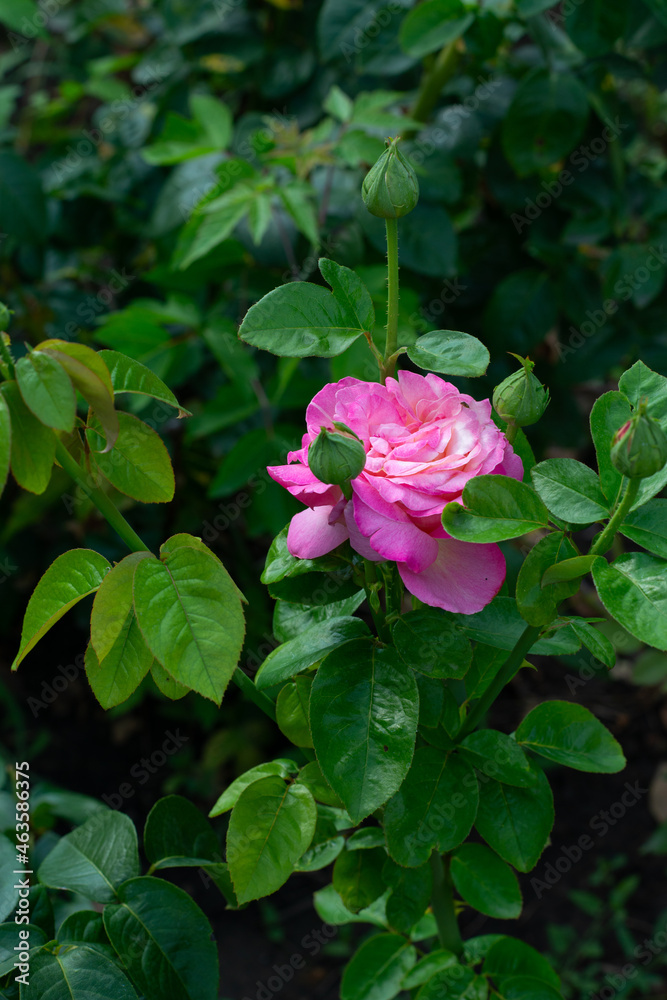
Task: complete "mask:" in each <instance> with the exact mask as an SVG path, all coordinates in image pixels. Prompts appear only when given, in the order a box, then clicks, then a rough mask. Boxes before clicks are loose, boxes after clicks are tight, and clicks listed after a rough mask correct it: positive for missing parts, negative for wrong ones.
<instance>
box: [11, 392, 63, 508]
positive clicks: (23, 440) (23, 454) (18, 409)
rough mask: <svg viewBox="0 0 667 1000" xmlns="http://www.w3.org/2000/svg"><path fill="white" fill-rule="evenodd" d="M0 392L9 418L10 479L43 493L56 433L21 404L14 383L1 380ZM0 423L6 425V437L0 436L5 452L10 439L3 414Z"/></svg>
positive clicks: (52, 457)
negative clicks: (2, 439)
mask: <svg viewBox="0 0 667 1000" xmlns="http://www.w3.org/2000/svg"><path fill="white" fill-rule="evenodd" d="M0 394H1V395H2V397H3V402H4V405H5V407H6V409H8V410H9V415H10V420H11V451H10V455H11V459H10V461H11V469H12V473H13V476H14V479H15V480H16V482H17V483H18V484H19V486H22V487H23V489H24V490H28V491H29V492H30V493H43V492H44V490H45V489H46V487H47V486H48V485H49V480H50V478H51V470H52V468H53V462H54V460H55V456H56V436H55V434H54V433H53V431H52V430H51V428H50V427H45V426H44V424H43V423H41V421H39V420H38V419H37V417H35V416H34V415H33V413H31V411H30V410H29V409H28V407H27V406H26V405H25V403H24V402H23V397H22V396H21V393H20V391H19V387H18V385H17V384H16V382H3V383H2V385H0ZM4 424H5V427H6V428H7V437H4V435H3V438H4V450H5V455H6V450H7V445H8V443H9V440H10V437H9V426H8V422H7V418H6V417H5V420H4ZM0 447H3V446H2V445H0ZM5 462H6V459H5ZM0 471H1V470H0ZM5 478H6V473H5Z"/></svg>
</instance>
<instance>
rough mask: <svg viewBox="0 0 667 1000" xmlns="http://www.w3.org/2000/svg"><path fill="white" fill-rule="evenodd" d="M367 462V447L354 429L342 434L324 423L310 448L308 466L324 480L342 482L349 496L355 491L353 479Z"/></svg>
mask: <svg viewBox="0 0 667 1000" xmlns="http://www.w3.org/2000/svg"><path fill="white" fill-rule="evenodd" d="M339 426H341V427H342V426H344V425H339ZM365 464H366V451H365V449H364V446H363V444H362V443H361V441H360V440H359V438H358V437H357V436H356V434H354V433H353V432H352V431H350V432H349V433H343V434H340V433H336V432H334V431H329V430H327V429H326V427H322V428H321V429H320V433H319V434H318V435H317V437H316V438H315V440H314V441H313V442H312V443H311V445H310V447H309V448H308V468H309V469H310V471H311V472H312V473H313V475H314V476H317V478H318V479H319V480H320V482H321V483H327V484H329V485H332V486H340V488H341V489H342V491H343V493H344V495H345V496H346V497H347V498H348V499H349V498H350V497H351V495H352V489H351V487H350V480H351V479H356V477H357V476H358V475H359V473H360V472H362V471H363V468H364V466H365Z"/></svg>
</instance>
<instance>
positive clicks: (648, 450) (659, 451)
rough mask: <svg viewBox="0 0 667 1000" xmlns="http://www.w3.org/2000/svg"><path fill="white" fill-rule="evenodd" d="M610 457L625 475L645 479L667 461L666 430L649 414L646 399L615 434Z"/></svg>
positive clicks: (630, 477)
mask: <svg viewBox="0 0 667 1000" xmlns="http://www.w3.org/2000/svg"><path fill="white" fill-rule="evenodd" d="M611 461H612V464H613V466H614V467H615V468H616V469H618V471H619V472H621V473H622V474H623V475H624V476H627V477H628V479H646V478H647V477H648V476H653V475H655V473H656V472H660V470H661V469H663V468H664V467H665V465H666V464H667V434H665V432H664V431H663V429H662V427H661V426H660V424H659V423H658V421H657V420H656V419H655V417H650V416H649V415H648V413H647V412H646V403H645V402H641V403H640V404H639V409H638V410H637V413H636V414H635V415H634V416H633V417H631V418H630V420H628V421H627V422H626V423H625V424H623V426H622V427H621V428H619V430H617V431H616V433H615V434H614V437H613V439H612V442H611Z"/></svg>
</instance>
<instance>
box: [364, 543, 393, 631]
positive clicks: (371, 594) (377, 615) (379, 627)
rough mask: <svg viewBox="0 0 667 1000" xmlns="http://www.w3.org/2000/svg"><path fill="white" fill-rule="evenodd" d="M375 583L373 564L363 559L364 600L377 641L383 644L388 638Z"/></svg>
mask: <svg viewBox="0 0 667 1000" xmlns="http://www.w3.org/2000/svg"><path fill="white" fill-rule="evenodd" d="M377 582H378V578H377V569H376V567H375V563H374V562H372V561H371V560H370V559H364V590H365V591H366V599H367V601H368V605H369V607H370V609H371V615H372V617H373V624H374V625H375V631H376V632H377V635H378V639H381V640H382V642H385V641H386V639H387V637H388V632H387V623H386V621H385V618H384V616H383V614H382V608H381V607H380V595H379V594H378V590H377Z"/></svg>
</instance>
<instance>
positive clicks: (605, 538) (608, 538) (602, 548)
mask: <svg viewBox="0 0 667 1000" xmlns="http://www.w3.org/2000/svg"><path fill="white" fill-rule="evenodd" d="M640 481H641V480H639V479H629V480H628V485H627V487H626V490H625V493H624V494H623V499H622V500H621V502H620V504H619V505H618V507H617V508H616V511H615V513H614V514H613V515H612V518H611V521H610V522H609V524H608V525H607V527H606V528H605V529H604V531H603V532H602V534H601V535H599V536H598V539H597V541H596V542H595V543H594V545H593V546H592V547H591V550H590V552H589V555H591V556H601V555H604V553H605V552H607V551H608V550H609V549H610V548H611V544H612V542H613V541H614V537H615V535H616V532H617V531H618V529H619V528H620V526H621V525H622V524H623V521H624V520H625V517H626V515H627V514H628V512H629V510H630V508H631V507H632V505H633V503H634V502H635V499H636V497H637V491H638V490H639V483H640Z"/></svg>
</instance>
